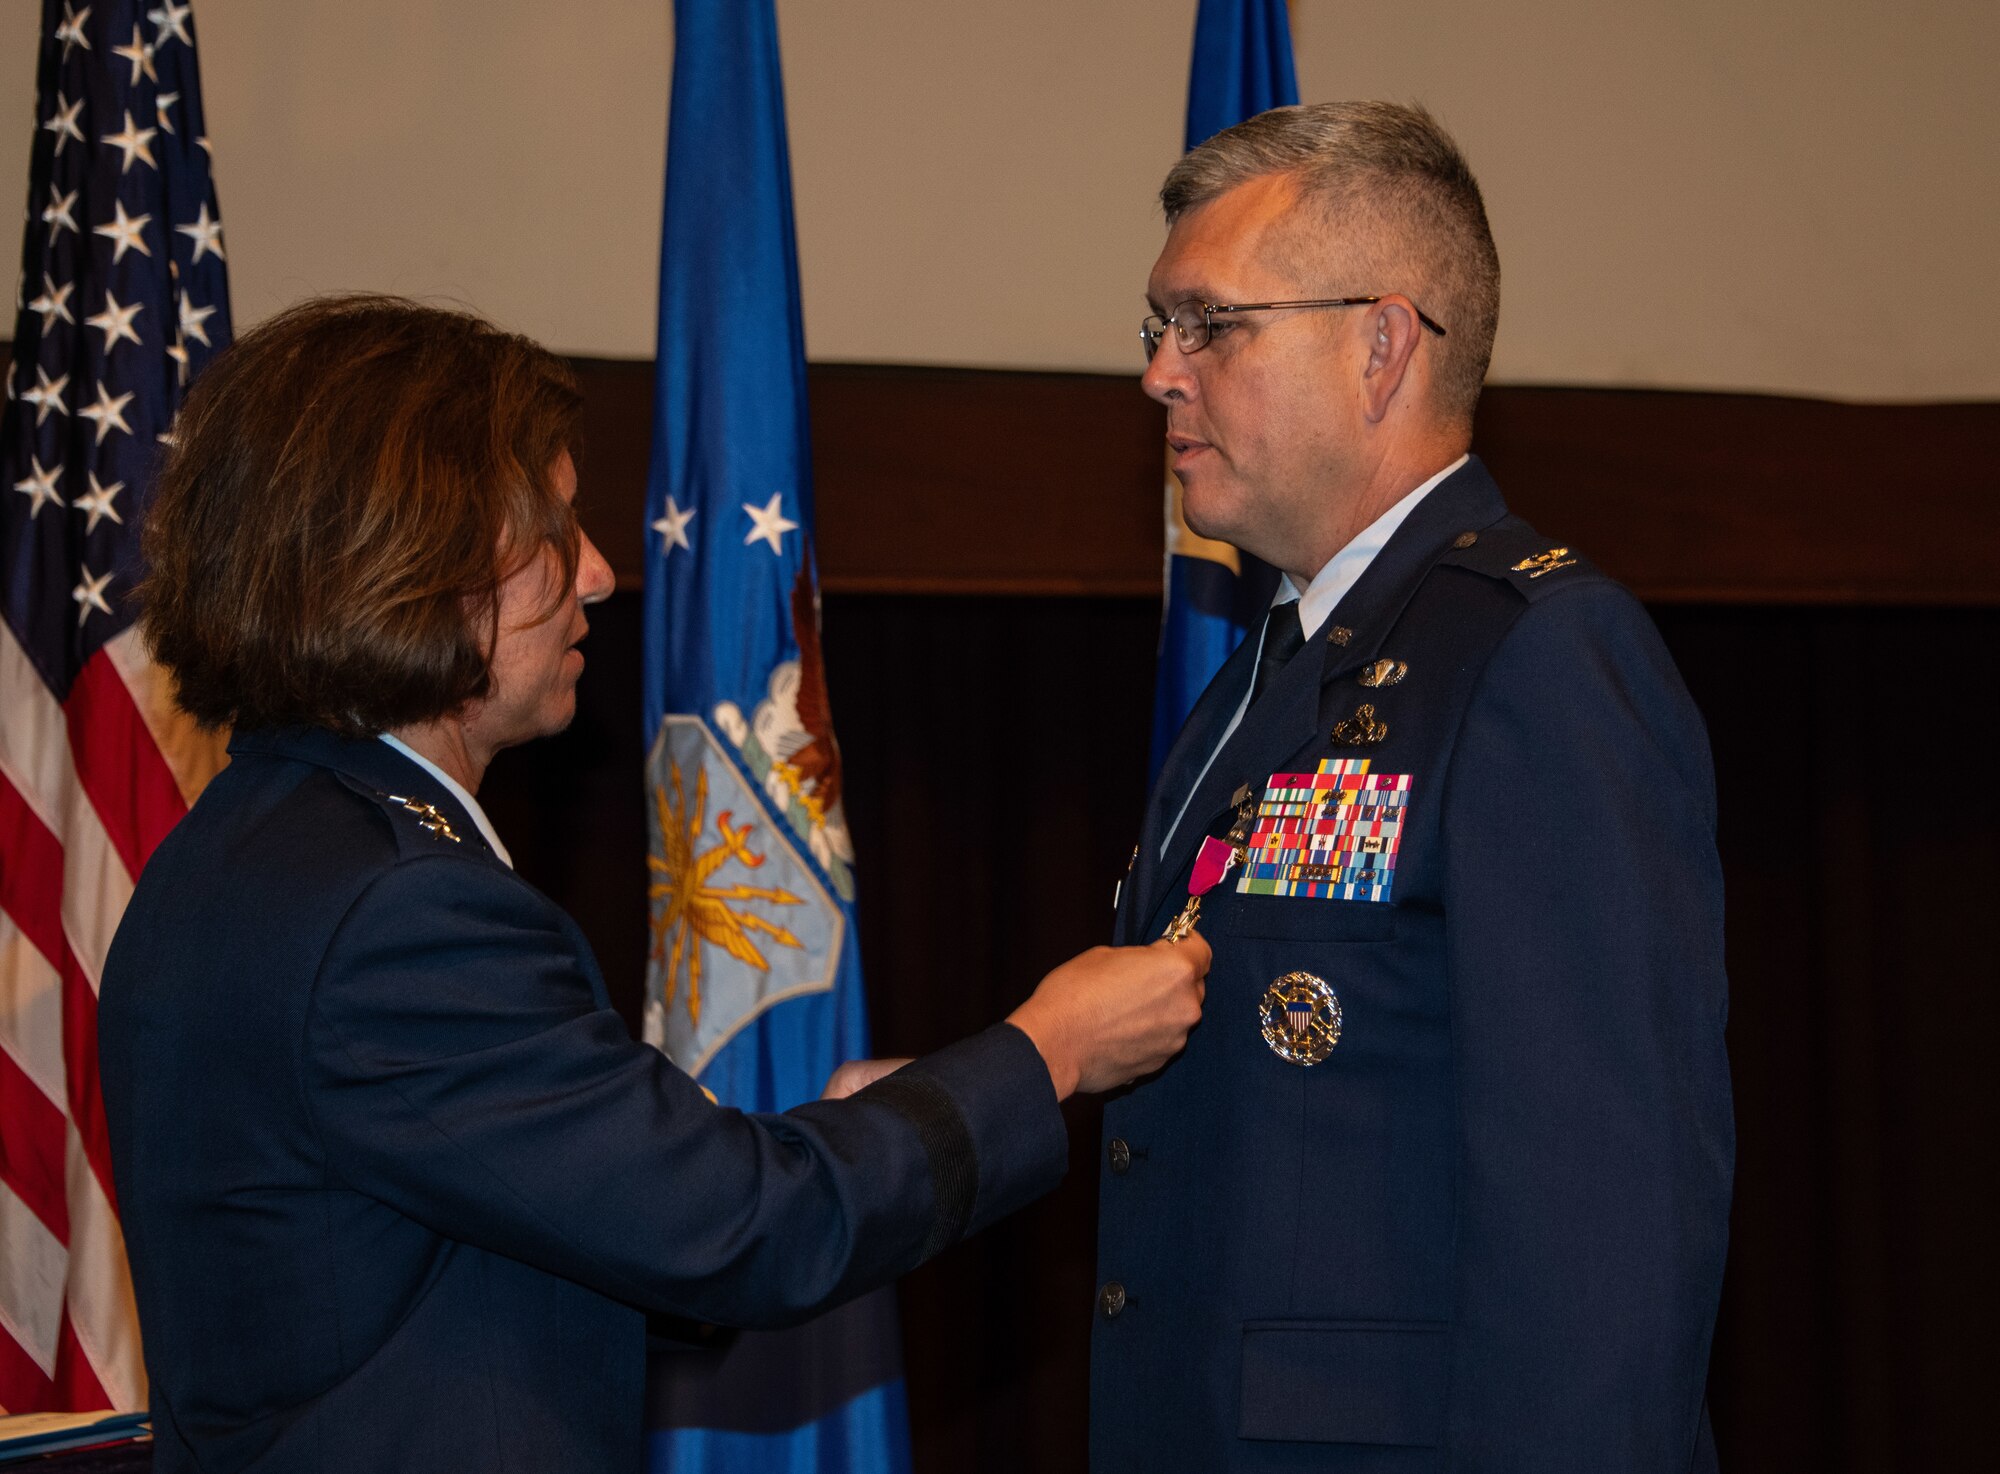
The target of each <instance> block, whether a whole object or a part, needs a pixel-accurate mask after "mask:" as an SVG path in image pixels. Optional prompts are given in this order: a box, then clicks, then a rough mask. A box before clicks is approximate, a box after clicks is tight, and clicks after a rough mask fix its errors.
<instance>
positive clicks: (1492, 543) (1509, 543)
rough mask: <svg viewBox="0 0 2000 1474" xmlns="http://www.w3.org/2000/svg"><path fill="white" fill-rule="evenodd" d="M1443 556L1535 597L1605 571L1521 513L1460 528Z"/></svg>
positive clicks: (1601, 576)
mask: <svg viewBox="0 0 2000 1474" xmlns="http://www.w3.org/2000/svg"><path fill="white" fill-rule="evenodd" d="M1440 561H1441V562H1443V563H1447V564H1451V565H1453V566H1455V567H1459V568H1466V569H1470V570H1471V571H1472V572H1474V573H1483V574H1485V575H1486V576H1487V577H1488V578H1493V579H1498V580H1499V581H1500V582H1502V583H1505V584H1507V585H1509V586H1510V587H1512V588H1514V589H1515V590H1517V591H1518V592H1519V593H1520V595H1521V597H1522V598H1524V599H1529V600H1534V599H1539V598H1541V597H1543V596H1544V595H1546V594H1550V593H1553V592H1555V591H1556V590H1557V589H1560V588H1567V587H1569V586H1570V585H1572V584H1575V583H1577V582H1579V581H1583V580H1590V581H1595V580H1597V579H1601V578H1603V577H1604V574H1603V573H1602V572H1600V571H1599V569H1598V567H1597V565H1596V564H1594V563H1592V562H1591V561H1590V560H1589V559H1588V558H1586V557H1584V555H1583V554H1582V553H1580V552H1578V551H1577V550H1576V549H1575V548H1573V547H1570V546H1568V545H1567V544H1565V543H1561V542H1558V541H1556V540H1554V539H1552V538H1550V537H1548V536H1547V535H1545V534H1543V533H1540V532H1537V531H1535V529H1534V528H1532V527H1530V526H1529V525H1528V524H1527V523H1525V522H1523V521H1522V520H1521V519H1520V518H1519V517H1503V518H1501V519H1500V520H1499V521H1498V522H1495V523H1494V524H1493V525H1492V526H1491V527H1484V528H1480V529H1478V530H1476V531H1474V530H1468V531H1466V532H1462V533H1460V534H1459V535H1458V537H1457V538H1456V539H1455V540H1454V541H1453V542H1452V545H1451V550H1450V551H1449V552H1447V553H1446V554H1445V555H1444V557H1443V558H1442V559H1441V560H1440Z"/></svg>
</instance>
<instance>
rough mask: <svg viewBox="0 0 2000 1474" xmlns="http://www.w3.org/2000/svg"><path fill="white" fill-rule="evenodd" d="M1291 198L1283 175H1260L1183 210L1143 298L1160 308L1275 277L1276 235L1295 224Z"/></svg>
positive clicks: (1281, 261)
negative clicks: (1190, 208) (1145, 296)
mask: <svg viewBox="0 0 2000 1474" xmlns="http://www.w3.org/2000/svg"><path fill="white" fill-rule="evenodd" d="M1297 201H1298V187H1297V185H1296V183H1295V182H1294V181H1293V180H1292V179H1291V178H1290V177H1289V176H1288V175H1283V174H1266V175H1262V176H1260V177H1258V178H1256V179H1252V180H1249V181H1247V182H1246V183H1243V184H1239V185H1237V186H1236V187H1235V188H1234V189H1232V190H1229V191H1227V192H1225V193H1223V194H1221V195H1218V196H1216V198H1214V199H1212V200H1209V201H1208V202H1206V203H1205V204H1201V205H1197V206H1196V207H1195V208H1193V209H1192V210H1189V211H1188V212H1187V213H1186V214H1184V215H1182V216H1181V218H1180V219H1179V220H1177V221H1175V222H1174V225H1173V228H1172V229H1171V230H1169V231H1168V232H1167V243H1166V246H1165V247H1164V248H1163V249H1162V250H1161V252H1160V258H1159V260H1157V261H1156V262H1154V263H1153V270H1152V273H1151V275H1150V276H1149V277H1148V278H1147V296H1148V297H1149V298H1150V299H1151V300H1152V301H1153V302H1154V304H1155V305H1157V306H1162V307H1164V306H1171V305H1172V304H1174V303H1178V302H1185V301H1187V300H1189V299H1190V298H1194V297H1200V298H1203V299H1204V300H1208V301H1222V300H1226V299H1227V298H1228V297H1230V296H1232V295H1235V294H1238V293H1241V292H1243V291H1246V290H1258V289H1261V287H1262V286H1266V285H1269V284H1271V283H1272V282H1273V281H1275V280H1279V279H1281V274H1282V273H1283V272H1284V270H1285V262H1286V260H1287V252H1286V251H1284V250H1283V249H1282V247H1281V237H1282V236H1283V235H1284V233H1285V232H1286V231H1288V230H1290V229H1293V228H1295V222H1294V220H1293V216H1292V209H1293V206H1294V205H1295V204H1296V203H1297Z"/></svg>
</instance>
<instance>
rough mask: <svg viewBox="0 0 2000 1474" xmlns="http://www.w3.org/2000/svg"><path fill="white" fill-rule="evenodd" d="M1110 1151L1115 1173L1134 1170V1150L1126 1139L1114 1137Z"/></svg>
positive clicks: (1112, 1168)
mask: <svg viewBox="0 0 2000 1474" xmlns="http://www.w3.org/2000/svg"><path fill="white" fill-rule="evenodd" d="M1110 1150H1111V1170H1112V1171H1113V1172H1118V1173H1125V1172H1129V1171H1131V1170H1132V1148H1131V1147H1129V1146H1127V1145H1126V1143H1125V1138H1124V1137H1122V1136H1114V1137H1112V1138H1111V1148H1110Z"/></svg>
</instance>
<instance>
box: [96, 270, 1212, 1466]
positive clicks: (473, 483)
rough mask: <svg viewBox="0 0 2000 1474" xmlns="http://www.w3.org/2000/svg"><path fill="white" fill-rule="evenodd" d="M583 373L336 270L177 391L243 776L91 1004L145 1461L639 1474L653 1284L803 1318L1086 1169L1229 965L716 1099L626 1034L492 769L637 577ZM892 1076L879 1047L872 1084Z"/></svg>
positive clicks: (127, 931)
mask: <svg viewBox="0 0 2000 1474" xmlns="http://www.w3.org/2000/svg"><path fill="white" fill-rule="evenodd" d="M578 403H579V401H578V395H577V392H576V388H575V384H574V381H573V379H572V378H571V376H570V375H569V373H568V371H567V369H566V368H565V367H564V366H563V365H562V364H561V363H560V361H558V360H556V359H554V358H553V357H551V356H550V355H549V354H547V353H546V352H544V351H543V350H541V349H540V348H538V347H536V346H535V345H533V344H531V343H529V342H527V341H525V340H523V339H520V338H517V337H513V336H510V335H507V334H504V333H501V332H499V331H497V330H496V329H494V328H492V327H491V326H489V325H487V324H485V323H483V322H480V321H479V320H477V319H475V318H472V317H469V316H466V315H462V314H457V313H448V312H440V311H435V310H431V309H426V308H422V307H418V306H416V305H414V304H410V303H406V302H400V301H396V300H392V299H380V298H349V299H335V300H325V301H317V302H309V303H306V304H304V305H302V306H300V307H297V308H294V309H292V310H291V311H289V312H286V313H284V314H282V315H280V316H279V317H277V318H275V319H273V320H272V321H271V322H269V323H267V324H265V325H264V326H262V327H260V328H259V329H257V330H256V331H255V332H252V333H250V334H248V335H247V336H245V337H244V338H243V339H242V340H241V341H240V342H239V343H238V344H237V345H236V346H235V347H234V348H233V349H232V350H231V351H230V352H228V353H226V354H224V355H223V356H222V357H221V358H220V359H218V360H217V362H216V363H215V364H214V366H212V367H211V368H210V369H209V371H208V373H207V374H206V375H205V376H204V378H203V380H202V381H201V383H200V384H199V385H197V386H196V388H195V390H194V392H193V394H192V395H191V396H190V398H189V400H188V403H187V406H186V409H185V410H184V412H183V414H182V416H181V419H180V424H179V432H178V443H177V448H176V449H175V451H174V453H173V456H172V459H171V461H170V463H169V464H168V466H167V467H166V469H165V471H164V472H163V476H162V481H161V485H160V489H159V494H158V498H157V501H156V503H155V505H154V507H153V509H152V511H151V514H150V522H149V526H148V531H147V548H148V554H149V561H150V565H151V574H150V576H149V578H148V581H147V583H146V585H145V589H144V594H143V597H144V600H145V615H144V619H145V624H146V628H147V632H148V635H149V638H150V641H151V643H152V645H153V648H154V650H155V653H156V655H157V658H158V659H159V661H160V662H161V663H162V664H163V665H164V666H165V667H166V668H167V669H168V670H169V671H171V673H172V674H173V676H174V677H175V680H176V683H177V687H178V691H179V695H180V699H181V701H182V703H183V705H185V706H186V707H187V709H188V710H189V711H190V712H192V713H193V714H194V715H195V716H196V717H197V718H198V719H200V720H201V721H203V722H204V723H206V724H209V725H211V726H224V725H227V726H231V727H233V728H234V729H235V737H234V740H233V741H232V743H231V744H230V751H231V754H232V761H231V763H230V765H229V767H228V768H227V769H226V770H225V771H224V772H223V773H222V774H221V775H220V776H218V777H217V778H216V779H215V780H214V782H213V783H211V784H210V785H209V787H208V789H207V791H206V792H205V793H204V794H203V795H202V797H201V798H200V800H199V801H198V802H197V803H196V804H195V806H194V808H193V809H192V810H191V811H190V813H189V814H188V816H187V818H186V819H185V820H184V821H183V822H182V823H181V824H180V826H179V827H178V828H176V829H175V831H174V832H173V833H172V834H171V835H170V836H169V837H168V838H167V840H166V841H165V842H164V843H163V844H162V845H161V846H160V847H159V849H158V851H157V852H156V854H155V855H154V857H153V859H152V861H151V863H150V865H149V866H148V867H147V869H146V871H145V872H144V874H143V875H142V876H141V878H140V881H139V884H138V887H137V891H136V893H135V894H134V896H133V899H132V903H131V905H130V907H129V908H128V909H127V911H126V913H125V918H124V921H123V924H122V925H121V927H120V928H119V932H118V936H117V939H116V941H115V943H114V945H113V947H112V950H111V954H110V958H109V962H108V964H107V967H106V970H105V976H104V982H103V993H102V1003H101V1013H100V1029H101V1056H102V1066H103V1080H104V1092H105V1104H106V1110H107V1114H108V1116H109V1120H110V1127H111V1142H112V1157H113V1163H114V1169H115V1175H116V1181H117V1187H118V1194H119V1199H120V1203H121V1206H122V1211H123V1220H124V1227H125V1233H126V1243H127V1249H128V1252H129V1255H130V1259H131V1266H132V1275H133V1284H134V1288H135V1290H136V1292H137V1297H138V1304H139V1311H140V1321H141V1326H142V1330H143V1333H144V1338H145V1347H146V1365H147V1371H148V1373H149V1375H150V1377H151V1379H152V1407H153V1417H154V1431H155V1436H156V1438H157V1454H156V1467H157V1468H158V1469H159V1470H160V1471H162V1474H171V1471H179V1470H185V1469H192V1468H196V1467H199V1468H201V1469H204V1470H209V1471H221V1470H245V1469H257V1470H268V1471H293V1470H315V1471H317V1470H325V1471H334V1470H341V1471H350V1470H362V1469H367V1470H380V1469H390V1468H413V1469H414V1468H421V1469H426V1470H454V1469H465V1470H474V1469H477V1470H491V1469H497V1468H519V1469H536V1470H541V1469H577V1470H582V1469H631V1468H636V1467H638V1461H639V1450H640V1420H641V1376H642V1371H643V1363H644V1329H643V1323H644V1314H645V1312H646V1311H649V1310H650V1311H659V1312H665V1313H669V1314H672V1315H676V1316H681V1317H685V1318H688V1319H690V1320H693V1321H699V1322H711V1323H720V1324H730V1325H776V1324H783V1323H786V1322H789V1321H794V1320H798V1319H801V1318H804V1317H806V1316H808V1315H810V1314H812V1313H813V1312H815V1311H816V1310H819V1309H822V1308H824V1307H826V1306H828V1305H830V1304H832V1303H835V1302H837V1301H839V1300H842V1299H844V1298H847V1297H850V1296H852V1295H855V1294H858V1293H859V1292H861V1291H863V1290H865V1289H868V1288H870V1287H872V1286H875V1285H879V1284H882V1283H884V1282H885V1281H887V1280H890V1279H892V1278H894V1277H895V1276H897V1275H900V1274H902V1273H904V1272H905V1271H907V1270H909V1269H910V1268H912V1267H913V1266H915V1265H916V1264H918V1263H920V1262H921V1261H922V1260H923V1259H924V1258H926V1257H927V1256H929V1255H931V1254H934V1253H936V1252H938V1251H939V1250H940V1249H942V1248H944V1247H945V1246H946V1245H948V1244H950V1243H952V1242H954V1241H956V1240H957V1239H959V1238H961V1237H963V1236H964V1235H965V1234H968V1233H971V1232H974V1231H976V1230H977V1229H979V1228H980V1227H981V1226H983V1225H984V1224H986V1223H989V1222H991V1221H992V1220H993V1219H994V1218H996V1217H998V1216H1000V1215H1002V1214H1005V1213H1007V1212H1010V1211H1012V1210H1013V1209H1015V1208H1018V1207H1019V1206H1021V1205H1022V1204H1024V1203H1026V1202H1028V1201H1029V1200H1031V1199H1032V1198H1034V1197H1036V1196H1038V1195H1039V1194H1041V1193H1043V1192H1045V1191H1047V1190H1048V1188H1049V1187H1051V1186H1052V1185H1053V1184H1054V1183H1055V1182H1056V1181H1057V1179H1058V1178H1059V1177H1060V1176H1061V1174H1062V1171H1063V1166H1064V1163H1065V1160H1066V1155H1067V1148H1066V1142H1065V1139H1064V1131H1063V1125H1062V1118H1061V1115H1060V1113H1059V1112H1058V1110H1057V1108H1056V1106H1057V1102H1058V1101H1059V1100H1060V1099H1061V1098H1062V1097H1063V1096H1065V1095H1067V1094H1069V1093H1070V1092H1071V1091H1073V1090H1076V1089H1093V1090H1102V1089H1107V1088H1110V1087H1112V1086H1114V1085H1117V1084H1121V1083H1123V1082H1125V1081H1127V1080H1130V1079H1132V1078H1134V1077H1135V1076H1137V1075H1139V1074H1142V1073H1144V1072H1147V1071H1150V1070H1152V1069H1155V1068H1157V1067H1158V1066H1159V1065H1160V1064H1161V1063H1163V1062H1164V1061H1165V1060H1166V1059H1167V1058H1168V1057H1169V1056H1170V1055H1171V1054H1172V1053H1173V1052H1174V1051H1175V1050H1177V1049H1178V1048H1179V1047H1180V1045H1181V1043H1182V1042H1183V1040H1184V1039H1185V1037H1186V1034H1187V1031H1188V1029H1189V1028H1190V1027H1191V1026H1192V1024H1193V1023H1194V1021H1195V1020H1196V1018H1197V1017H1198V1014H1199V1002H1200V990H1201V974H1202V972H1203V971H1204V970H1205V967H1206V959H1207V952H1206V949H1205V948H1204V947H1203V946H1202V945H1201V944H1200V942H1199V941H1198V940H1197V941H1195V942H1193V943H1191V944H1187V945H1183V946H1181V947H1178V948H1174V947H1167V946H1163V945H1162V946H1154V947H1149V948H1131V949H1123V950H1118V951H1113V950H1110V949H1099V950H1098V951H1096V952H1093V953H1090V954H1086V955H1085V956H1084V957H1081V958H1078V959H1076V960H1075V961H1073V962H1071V963H1068V964H1065V965H1064V967H1062V968H1059V969H1057V970H1056V971H1055V972H1054V973H1051V974H1050V975H1049V977H1047V978H1046V979H1044V980H1043V982H1042V984H1041V985H1040V987H1039V988H1038V989H1037V990H1036V992H1035V994H1034V995H1033V996H1032V997H1031V998H1030V999H1029V1001H1028V1002H1027V1003H1025V1004H1023V1005H1022V1007H1021V1008H1020V1009H1019V1010H1017V1011H1016V1013H1015V1014H1014V1015H1013V1016H1012V1017H1011V1019H1010V1020H1009V1021H1008V1022H1007V1023H1003V1024H998V1025H995V1026H994V1027H992V1028H991V1029H988V1030H987V1031H985V1032H984V1033H982V1034H979V1035H976V1036H974V1037H972V1038H970V1039H967V1040H964V1041H962V1042H960V1043H958V1044H955V1045H952V1046H950V1047H949V1048H947V1049H944V1050H941V1051H939V1052H938V1053H936V1054H933V1055H931V1056H928V1057H926V1058H925V1059H921V1060H918V1061H916V1062H914V1063H912V1064H909V1065H907V1066H906V1067H904V1068H902V1069H901V1070H898V1071H896V1072H894V1073H891V1074H886V1075H884V1074H883V1070H884V1069H885V1068H886V1066H878V1067H875V1068H872V1069H870V1068H862V1069H859V1070H855V1067H851V1066H850V1067H843V1070H844V1072H852V1074H851V1076H850V1079H849V1084H850V1087H851V1086H852V1085H854V1084H861V1085H862V1086H863V1088H861V1089H859V1091H858V1093H855V1094H853V1095H852V1096H851V1098H848V1099H840V1100H827V1101H822V1102H817V1103H814V1104H810V1105H806V1106H802V1107H800V1108H798V1109H796V1110H793V1111H789V1112H786V1113H785V1114H783V1115H775V1116H752V1115H746V1114H743V1113H741V1112H738V1111H734V1110H727V1109H723V1108H720V1107H718V1106H716V1105H714V1104H713V1103H712V1102H711V1101H709V1100H708V1099H707V1098H706V1097H705V1096H704V1094H703V1092H702V1090H701V1089H700V1087H699V1086H697V1085H696V1084H695V1083H694V1082H693V1081H692V1080H691V1079H689V1078H688V1077H687V1076H686V1075H684V1074H682V1073H681V1072H680V1071H679V1070H677V1069H676V1068H674V1066H673V1065H672V1064H670V1063H669V1062H668V1061H667V1060H666V1059H665V1058H664V1057H663V1056H662V1055H660V1054H659V1053H658V1052H657V1051H655V1050H653V1049H651V1048H649V1047H646V1046H644V1045H641V1044H638V1043H635V1042H634V1041H633V1040H632V1039H631V1037H630V1036H629V1034H628V1033H627V1031H626V1029H625V1028H624V1026H623V1024H622V1023H621V1021H620V1020H619V1018H618V1016H617V1014H615V1013H614V1012H613V1011H612V1010H611V1008H610V1006H609V1004H608V1002H607V999H606V995H605V989H604V984H603V980H602V978H601V976H600V974H599V972H598V969H597V965H596V963H595V961H594V960H593V958H592V957H591V954H590V949H589V948H588V946H587V945H586V944H585V942H584V939H583V937H582V935H581V933H580V932H579V931H578V929H577V927H576V925H575V924H574V923H573V922H572V921H571V920H570V919H569V918H568V917H567V916H566V915H564V914H563V913H562V912H561V911H560V910H559V909H558V908H557V907H556V906H555V905H554V904H553V903H551V902H550V901H549V900H548V899H547V898H546V897H544V896H542V895H541V894H540V893H539V892H537V891H536V890H535V889H534V888H533V887H532V886H530V885H528V884H527V883H526V882H524V881H522V880H521V879H520V878H519V877H517V876H516V875H515V874H514V873H513V870H512V868H511V866H510V864H509V862H508V859H507V854H506V851H505V849H504V847H503V846H502V845H501V843H500V840H499V838H498V836H497V835H496V834H495V833H494V832H493V830H492V828H491V826H490V825H489V824H488V822H487V820H486V817H485V815H484V814H483V813H482V812H481V811H480V807H479V804H478V801H477V799H476V798H475V797H474V795H475V793H476V792H477V789H478V787H479V780H480V777H481V775H482V774H483V773H484V771H485V768H486V765H487V763H488V762H489V761H490V760H491V758H492V757H493V755H494V754H495V753H496V752H498V751H499V750H500V749H502V748H505V747H508V746H511V745H513V744H515V743H519V742H524V741H527V740H529V739H531V738H533V737H536V736H540V735H544V734H546V733H550V732H554V731H557V730H560V729H561V728H562V727H563V726H564V725H566V724H567V723H568V721H569V720H570V718H571V716H572V715H573V713H574V709H575V686H576V680H577V677H578V675H579V673H580V671H581V669H582V666H583V656H582V654H581V652H580V651H579V650H578V648H577V647H578V642H579V641H581V640H582V638H583V636H584V633H585V631H586V628H587V620H586V617H585V613H584V610H585V606H587V605H589V604H592V603H594V602H596V601H598V600H600V599H602V598H604V597H605V596H606V595H607V594H608V593H609V592H610V589H611V574H610V570H609V569H608V567H607V566H606V565H605V562H604V559H603V558H602V557H601V556H600V555H599V554H598V552H597V550H596V549H595V548H594V547H592V546H591V544H590V542H589V540H588V539H587V538H586V537H584V536H583V534H582V532H581V531H580V530H579V528H578V526H577V523H576V519H575V516H574V514H573V511H572V508H571V499H572V498H573V496H574V494H575V487H576V475H575V470H574V466H573V463H572V460H571V456H570V445H571V440H572V437H573V433H574V427H575V422H576V413H577V408H578ZM877 1076H880V1077H881V1078H876V1077H877Z"/></svg>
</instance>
